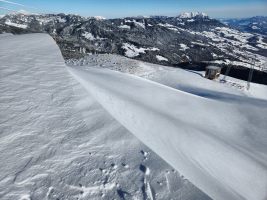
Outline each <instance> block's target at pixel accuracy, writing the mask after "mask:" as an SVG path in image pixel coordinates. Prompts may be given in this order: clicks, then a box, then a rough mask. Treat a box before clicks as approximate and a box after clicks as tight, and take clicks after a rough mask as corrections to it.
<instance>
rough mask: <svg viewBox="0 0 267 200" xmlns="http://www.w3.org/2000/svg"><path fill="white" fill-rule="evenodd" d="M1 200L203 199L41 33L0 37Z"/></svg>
mask: <svg viewBox="0 0 267 200" xmlns="http://www.w3.org/2000/svg"><path fill="white" fill-rule="evenodd" d="M0 44H1V45H0V60H1V62H0V93H1V96H0V133H1V134H0V163H1V164H0V199H1V200H14V199H20V200H26V199H27V200H28V199H47V200H50V199H51V200H52V199H53V200H55V199H60V200H61V199H80V200H82V199H86V200H87V199H104V200H105V199H106V200H109V199H176V198H177V197H178V198H180V199H189V200H190V199H191V200H193V199H201V200H208V199H210V198H209V197H208V196H207V195H205V194H204V193H203V192H201V191H200V190H199V189H197V188H196V187H194V186H193V185H192V184H191V183H190V182H189V181H188V180H186V179H184V178H182V177H181V175H179V173H178V172H177V171H176V170H174V169H173V168H172V167H170V165H168V164H167V163H166V162H165V161H163V160H162V159H161V158H160V157H159V156H157V155H156V154H155V153H154V152H153V151H151V149H149V148H148V147H146V146H145V145H143V144H142V143H141V142H140V141H139V140H137V139H136V138H135V137H134V136H133V135H132V134H131V133H130V132H129V131H127V130H126V129H125V128H124V127H122V126H121V124H120V123H118V122H117V121H116V120H115V119H114V118H113V117H112V116H111V115H109V114H108V113H107V112H106V111H105V110H104V109H103V108H102V107H101V106H100V105H99V104H98V103H97V102H96V101H95V100H94V99H93V98H92V96H91V95H89V94H88V93H87V92H86V91H85V90H84V89H83V88H82V87H81V85H80V84H79V83H78V82H77V81H76V80H75V79H73V78H72V77H71V75H70V74H69V73H68V71H67V69H66V66H65V63H64V60H63V58H62V56H61V53H60V51H59V48H58V47H57V46H56V43H55V42H54V41H53V40H52V38H51V37H49V36H48V35H45V34H27V35H20V36H11V35H9V36H6V37H0Z"/></svg>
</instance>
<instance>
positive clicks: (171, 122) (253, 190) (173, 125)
mask: <svg viewBox="0 0 267 200" xmlns="http://www.w3.org/2000/svg"><path fill="white" fill-rule="evenodd" d="M69 71H70V72H71V74H73V76H74V77H75V78H76V79H77V80H78V81H79V82H80V83H81V84H82V85H83V86H84V87H85V88H86V89H87V90H88V92H90V93H91V94H92V95H93V96H94V97H95V98H96V99H97V100H98V101H99V102H100V104H101V105H102V106H103V107H104V108H105V109H106V110H108V111H109V112H110V113H111V114H112V116H113V117H115V118H116V119H117V120H118V121H119V122H120V123H121V124H122V125H124V126H125V127H126V128H127V129H128V130H130V131H131V132H132V133H133V134H134V135H136V136H137V137H138V138H139V139H140V140H141V141H143V142H144V143H145V144H146V145H147V146H149V147H150V148H151V149H152V150H153V151H155V152H156V153H157V154H158V155H160V156H161V157H162V158H163V159H165V160H166V161H167V162H168V163H170V164H171V165H172V166H173V167H175V168H176V169H177V170H178V171H180V172H181V173H182V174H184V175H185V177H187V178H189V180H190V181H192V182H193V183H194V184H195V185H197V186H198V187H199V188H201V189H202V190H203V191H205V192H207V194H209V195H210V196H211V197H212V198H214V199H222V200H225V199H255V200H259V199H261V200H263V199H266V197H267V193H266V192H267V191H266V188H267V154H266V153H267V146H266V144H267V136H266V129H267V124H266V120H267V115H266V114H267V102H266V101H260V100H259V101H258V100H257V99H250V98H247V97H244V98H238V99H236V101H235V100H232V101H231V102H228V101H227V100H225V99H217V100H216V98H209V96H206V97H205V98H204V97H201V96H197V95H193V94H190V93H186V92H183V91H179V90H175V89H172V88H169V87H167V86H163V85H160V84H158V83H154V82H151V81H148V80H144V79H142V78H139V77H134V76H131V75H126V74H122V73H119V72H113V71H111V70H104V69H94V68H91V69H87V70H82V69H77V68H69ZM210 96H211V97H212V96H213V94H212V93H211V94H210Z"/></svg>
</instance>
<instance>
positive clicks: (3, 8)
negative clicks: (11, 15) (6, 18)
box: [0, 6, 18, 12]
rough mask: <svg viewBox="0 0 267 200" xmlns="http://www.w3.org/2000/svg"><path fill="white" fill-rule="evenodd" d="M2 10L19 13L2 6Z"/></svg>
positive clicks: (0, 8)
mask: <svg viewBox="0 0 267 200" xmlns="http://www.w3.org/2000/svg"><path fill="white" fill-rule="evenodd" d="M0 10H7V11H11V12H18V11H16V10H12V9H9V8H5V7H2V6H0Z"/></svg>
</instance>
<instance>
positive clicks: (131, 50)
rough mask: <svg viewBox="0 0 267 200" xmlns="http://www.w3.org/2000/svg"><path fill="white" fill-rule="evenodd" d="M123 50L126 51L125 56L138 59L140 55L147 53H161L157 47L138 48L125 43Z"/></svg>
mask: <svg viewBox="0 0 267 200" xmlns="http://www.w3.org/2000/svg"><path fill="white" fill-rule="evenodd" d="M122 48H123V49H125V50H126V52H125V55H126V56H127V57H129V58H133V57H137V56H139V55H140V53H146V51H159V49H158V48H155V47H151V48H143V47H140V48H138V47H136V46H135V45H133V44H129V43H123V45H122Z"/></svg>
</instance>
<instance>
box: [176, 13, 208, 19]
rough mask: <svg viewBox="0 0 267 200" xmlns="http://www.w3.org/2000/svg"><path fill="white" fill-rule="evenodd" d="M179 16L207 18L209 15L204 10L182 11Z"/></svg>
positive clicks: (183, 17)
mask: <svg viewBox="0 0 267 200" xmlns="http://www.w3.org/2000/svg"><path fill="white" fill-rule="evenodd" d="M178 17H179V18H182V19H187V18H195V17H200V18H206V17H208V15H207V14H206V13H203V12H184V13H181V14H180V15H179V16H178Z"/></svg>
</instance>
